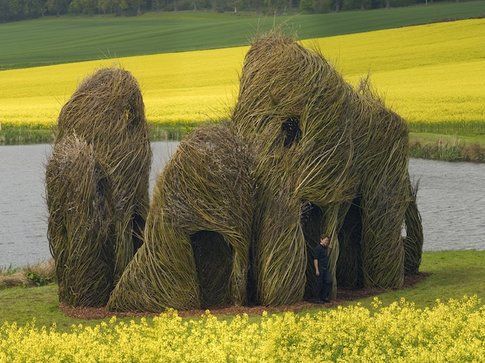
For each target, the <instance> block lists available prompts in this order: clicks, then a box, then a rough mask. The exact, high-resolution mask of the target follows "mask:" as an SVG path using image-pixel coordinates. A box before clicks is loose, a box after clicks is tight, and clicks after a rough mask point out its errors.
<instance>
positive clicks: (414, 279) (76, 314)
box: [60, 272, 430, 320]
mask: <svg viewBox="0 0 485 363" xmlns="http://www.w3.org/2000/svg"><path fill="white" fill-rule="evenodd" d="M429 275H430V273H427V272H420V273H418V274H416V275H413V276H406V278H405V280H404V286H403V289H407V288H410V287H412V286H414V285H416V284H417V283H419V282H421V281H423V280H424V279H425V278H427V277H428V276H429ZM395 290H398V289H395ZM387 291H388V290H387ZM384 292H386V290H385V289H358V290H350V289H339V290H338V292H337V299H335V300H332V301H331V302H329V303H326V304H316V303H313V302H309V301H302V302H299V303H296V304H292V305H282V306H276V307H267V306H229V307H223V308H215V309H211V310H210V312H211V314H212V315H237V314H248V315H261V314H262V313H263V311H267V312H268V313H274V312H284V311H293V312H299V311H302V310H306V309H312V308H320V307H326V308H328V307H333V306H337V305H341V304H342V303H344V302H346V301H352V300H357V299H361V298H364V297H369V296H376V295H379V294H382V293H384ZM60 308H61V310H62V311H63V312H64V314H66V315H67V316H69V317H71V318H77V319H84V320H90V319H103V318H107V317H111V316H118V317H127V316H128V317H143V316H145V317H146V316H156V315H158V314H157V313H146V312H126V313H119V312H118V313H115V312H112V311H108V310H106V308H105V307H100V308H79V307H78V308H76V307H71V306H66V305H64V304H60ZM204 313H205V310H203V309H201V310H184V311H179V312H178V314H179V315H180V316H182V317H198V316H200V315H203V314H204Z"/></svg>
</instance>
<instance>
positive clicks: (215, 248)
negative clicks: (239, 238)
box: [190, 231, 234, 309]
mask: <svg viewBox="0 0 485 363" xmlns="http://www.w3.org/2000/svg"><path fill="white" fill-rule="evenodd" d="M190 241H191V245H192V251H193V253H194V259H195V267H196V271H197V277H198V279H199V286H200V294H201V306H202V308H203V309H206V308H209V307H217V306H225V305H228V304H230V303H231V298H230V284H231V272H232V263H233V259H234V253H233V250H232V247H231V246H230V245H229V244H227V242H226V241H225V239H224V237H223V236H222V235H221V234H219V233H217V232H213V231H199V232H197V233H194V234H193V235H192V236H190Z"/></svg>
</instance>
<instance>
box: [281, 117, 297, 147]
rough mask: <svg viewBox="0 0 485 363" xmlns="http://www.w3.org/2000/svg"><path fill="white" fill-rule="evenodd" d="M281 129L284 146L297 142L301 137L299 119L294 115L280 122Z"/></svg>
mask: <svg viewBox="0 0 485 363" xmlns="http://www.w3.org/2000/svg"><path fill="white" fill-rule="evenodd" d="M281 131H282V132H283V145H284V147H287V148H289V147H291V145H293V144H295V143H297V142H298V141H299V140H300V138H301V130H300V119H299V118H298V117H296V116H290V117H288V118H287V119H286V120H285V121H284V122H283V123H282V124H281Z"/></svg>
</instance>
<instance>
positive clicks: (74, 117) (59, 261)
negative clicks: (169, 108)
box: [46, 69, 151, 306]
mask: <svg viewBox="0 0 485 363" xmlns="http://www.w3.org/2000/svg"><path fill="white" fill-rule="evenodd" d="M73 140H77V141H75V142H74V141H73ZM150 162H151V149H150V143H149V139H148V130H147V124H146V120H145V115H144V106H143V100H142V96H141V92H140V89H139V86H138V83H137V82H136V80H135V79H134V78H133V76H132V75H131V74H130V73H129V72H126V71H124V70H121V69H101V70H99V71H97V72H96V73H95V74H94V75H92V76H91V77H89V78H87V79H86V80H84V81H83V82H82V83H81V85H80V86H79V87H78V89H77V90H76V91H75V92H74V94H73V95H72V97H71V99H70V100H69V101H68V102H67V103H66V105H65V106H64V107H63V108H62V110H61V113H60V115H59V119H58V133H57V136H56V141H55V147H54V153H53V155H52V157H51V159H50V160H49V164H48V166H47V175H46V184H47V200H48V208H49V214H50V216H49V224H50V225H52V226H50V228H49V241H50V246H51V250H52V253H53V255H54V257H56V268H57V273H58V278H59V285H60V290H61V291H64V292H63V293H61V295H60V298H61V301H64V302H66V303H69V304H70V305H85V306H96V305H99V304H101V303H102V302H104V303H105V302H106V301H107V299H108V297H109V291H110V290H111V288H112V286H113V283H116V281H117V280H118V279H119V277H120V276H121V274H122V272H123V271H124V269H125V267H126V265H127V264H128V262H129V261H130V260H131V259H132V257H133V255H134V253H135V252H136V250H137V249H138V248H139V247H140V246H141V244H142V233H143V228H144V224H145V219H146V214H147V209H148V208H147V206H148V176H149V169H150ZM101 171H102V172H101ZM100 173H101V174H102V175H103V176H102V177H97V176H95V175H98V174H99V175H101V174H100ZM76 179H77V180H78V182H77V183H76V182H75V180H76ZM73 190H78V192H79V193H78V194H72V191H73ZM108 194H109V202H102V203H101V202H99V203H101V204H99V205H102V206H103V207H102V208H101V207H99V208H101V209H102V210H99V211H96V210H94V209H93V210H92V209H91V208H95V207H94V206H93V205H94V204H93V203H95V202H94V199H96V198H100V200H101V199H103V198H105V197H104V196H105V195H108ZM78 195H84V197H83V198H80V197H78ZM103 200H104V199H103ZM96 203H97V202H96ZM68 206H69V208H68ZM105 209H106V210H109V213H108V212H106V211H105ZM98 214H99V215H102V216H103V217H102V218H101V217H99V218H100V220H101V222H100V223H102V226H100V225H99V223H98V227H99V228H101V231H105V230H110V231H111V232H110V233H108V234H106V235H104V234H103V233H99V235H98V234H96V233H95V230H93V225H95V220H93V218H94V217H93V215H98ZM96 218H97V217H96ZM96 218H94V219H96ZM74 220H75V222H76V223H74ZM73 236H75V238H74V237H73ZM73 238H74V239H73ZM101 239H102V240H103V241H101ZM96 261H102V263H100V264H96ZM96 266H98V267H96ZM87 269H89V272H88V271H87ZM88 277H89V279H88ZM73 279H77V280H79V281H78V282H77V283H78V284H80V285H82V286H86V285H88V284H92V289H93V290H95V291H89V292H87V291H85V290H82V291H74V290H73V289H72V284H71V281H72V280H73ZM82 279H84V280H83V281H81V280H82Z"/></svg>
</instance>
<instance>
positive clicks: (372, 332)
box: [0, 296, 485, 363]
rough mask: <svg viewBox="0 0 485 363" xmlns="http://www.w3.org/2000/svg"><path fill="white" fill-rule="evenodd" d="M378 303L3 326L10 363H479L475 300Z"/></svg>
mask: <svg viewBox="0 0 485 363" xmlns="http://www.w3.org/2000/svg"><path fill="white" fill-rule="evenodd" d="M380 305H381V304H380V302H379V301H378V300H377V299H374V302H373V307H372V308H370V309H368V308H365V307H363V306H360V305H353V306H349V307H344V308H342V307H339V308H337V309H335V310H322V311H319V312H317V313H315V315H309V314H306V315H296V314H294V313H284V314H278V315H270V316H268V315H267V314H263V317H262V318H261V319H260V320H256V321H254V322H253V321H251V320H250V319H249V317H248V316H247V315H242V316H236V317H234V318H232V319H231V320H221V319H218V318H216V317H214V316H212V315H210V314H209V313H207V314H206V315H205V316H204V317H202V318H201V319H182V318H180V317H179V316H178V315H177V314H176V313H175V312H173V311H172V312H168V313H164V314H162V315H160V316H159V317H156V318H154V319H153V321H152V320H150V321H147V320H145V319H142V320H141V322H139V323H135V322H133V321H132V322H131V323H124V322H117V321H116V319H115V318H112V319H111V320H110V321H109V322H107V323H106V322H103V323H101V324H99V325H97V326H95V327H83V326H82V325H79V326H73V327H72V329H71V331H70V332H67V333H62V332H59V331H58V330H57V329H56V327H52V328H45V327H42V328H37V327H35V326H34V325H33V324H31V325H27V326H24V327H21V326H17V325H16V324H15V323H14V324H8V323H4V324H3V325H2V326H0V362H83V363H84V362H210V363H217V362H334V361H340V362H389V361H395V362H473V361H475V362H478V361H483V357H485V343H484V340H485V307H484V306H483V305H482V304H481V302H480V300H479V299H478V298H477V297H476V296H475V297H471V298H463V299H461V300H450V301H448V302H446V303H443V302H439V301H438V302H437V303H436V304H435V306H433V307H432V308H425V309H420V308H417V307H416V306H414V305H413V304H412V303H409V302H406V301H404V300H401V301H399V302H395V303H392V304H391V305H389V306H387V307H382V306H380Z"/></svg>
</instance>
